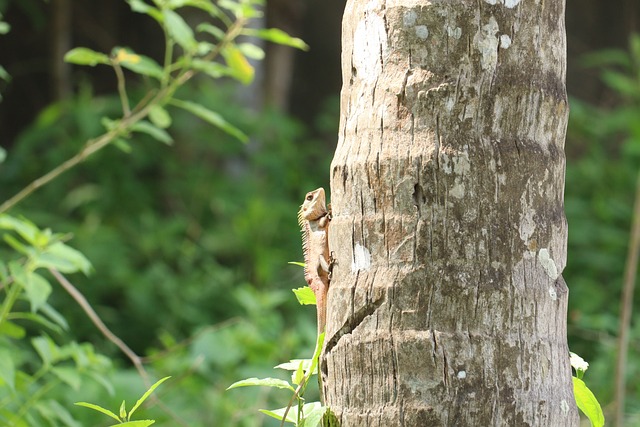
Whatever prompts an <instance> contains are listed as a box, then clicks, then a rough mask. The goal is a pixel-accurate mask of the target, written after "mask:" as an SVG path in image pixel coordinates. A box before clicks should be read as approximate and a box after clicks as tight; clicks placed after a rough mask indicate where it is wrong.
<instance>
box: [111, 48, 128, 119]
mask: <svg viewBox="0 0 640 427" xmlns="http://www.w3.org/2000/svg"><path fill="white" fill-rule="evenodd" d="M111 65H112V66H113V69H114V71H115V72H116V78H117V79H118V95H119V96H120V103H121V104H122V116H123V117H129V115H130V114H131V108H130V107H129V96H128V95H127V82H126V80H125V79H124V73H123V72H122V67H121V66H120V63H119V62H118V59H117V58H115V59H112V60H111Z"/></svg>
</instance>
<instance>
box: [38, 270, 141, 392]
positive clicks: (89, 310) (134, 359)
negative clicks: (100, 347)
mask: <svg viewBox="0 0 640 427" xmlns="http://www.w3.org/2000/svg"><path fill="white" fill-rule="evenodd" d="M49 272H50V273H51V274H53V277H55V278H56V280H57V281H58V283H60V285H62V287H63V288H64V290H65V291H67V292H68V293H69V295H71V297H72V298H73V299H74V300H75V301H76V302H77V303H78V305H79V306H80V307H81V308H82V310H84V312H85V314H86V315H87V316H88V317H89V319H91V321H92V322H93V324H94V325H95V326H96V328H98V330H100V332H102V335H104V336H105V337H106V338H107V339H108V340H109V341H111V342H112V343H114V344H115V345H116V346H117V347H118V348H119V349H120V351H122V352H123V353H124V354H125V355H126V356H127V357H128V358H129V360H131V363H133V365H134V366H135V368H136V370H137V371H138V373H139V374H140V376H141V377H142V380H143V381H144V383H145V386H146V387H147V388H149V387H151V382H150V381H149V373H148V372H147V371H146V369H144V366H142V360H141V358H140V357H139V356H138V355H137V354H136V353H135V352H134V351H133V350H131V349H130V348H129V346H128V345H127V344H125V343H124V341H122V340H121V339H120V338H119V337H118V336H117V335H115V334H114V333H113V332H111V330H110V329H109V328H108V327H107V325H105V324H104V322H103V321H102V319H100V316H98V314H97V313H96V312H95V311H94V310H93V307H91V304H89V302H88V301H87V299H86V298H85V297H84V295H82V293H80V291H79V290H78V289H76V287H75V286H73V285H72V284H71V282H69V281H68V280H67V278H66V277H64V276H63V275H62V274H60V272H59V271H58V270H54V269H53V268H50V269H49Z"/></svg>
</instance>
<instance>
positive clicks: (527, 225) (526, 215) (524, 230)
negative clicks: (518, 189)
mask: <svg viewBox="0 0 640 427" xmlns="http://www.w3.org/2000/svg"><path fill="white" fill-rule="evenodd" d="M520 203H522V206H523V208H524V212H522V213H521V214H520V227H519V228H518V231H519V233H520V238H521V239H522V241H523V242H524V243H529V239H530V238H531V236H532V235H533V232H534V231H536V223H535V221H534V220H533V215H534V214H535V212H534V211H533V209H529V207H528V206H527V204H526V200H525V197H524V194H523V195H522V197H521V198H520ZM545 250H546V249H545ZM547 254H548V252H547Z"/></svg>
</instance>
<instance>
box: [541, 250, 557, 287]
mask: <svg viewBox="0 0 640 427" xmlns="http://www.w3.org/2000/svg"><path fill="white" fill-rule="evenodd" d="M538 262H539V263H540V265H541V266H542V268H544V271H546V272H547V275H548V276H549V277H550V278H551V279H553V280H556V279H557V278H558V276H559V275H560V274H559V273H558V267H556V263H555V262H554V261H553V259H552V258H551V256H550V255H549V250H547V249H545V248H543V249H540V251H539V252H538Z"/></svg>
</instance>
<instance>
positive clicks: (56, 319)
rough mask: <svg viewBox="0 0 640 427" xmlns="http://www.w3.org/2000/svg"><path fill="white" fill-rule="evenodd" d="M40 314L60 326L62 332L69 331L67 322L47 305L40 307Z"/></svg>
mask: <svg viewBox="0 0 640 427" xmlns="http://www.w3.org/2000/svg"><path fill="white" fill-rule="evenodd" d="M40 312H41V313H42V314H44V315H45V316H47V317H48V318H49V319H51V321H52V322H53V323H55V324H56V325H58V326H60V327H61V328H62V329H64V330H68V329H69V324H68V323H67V320H66V319H65V318H64V316H62V314H60V313H59V312H58V311H57V310H56V309H55V308H53V307H51V306H50V305H49V304H44V305H43V306H42V307H40Z"/></svg>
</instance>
